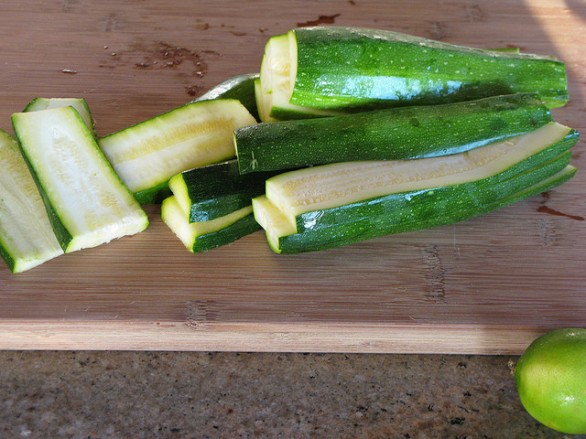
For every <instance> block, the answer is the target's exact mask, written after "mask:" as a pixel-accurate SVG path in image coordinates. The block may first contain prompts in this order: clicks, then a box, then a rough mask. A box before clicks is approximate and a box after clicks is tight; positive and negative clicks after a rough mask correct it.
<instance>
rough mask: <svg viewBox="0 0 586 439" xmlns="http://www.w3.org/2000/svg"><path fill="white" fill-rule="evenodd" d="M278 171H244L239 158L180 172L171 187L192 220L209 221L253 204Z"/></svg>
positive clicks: (189, 219)
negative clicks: (267, 182)
mask: <svg viewBox="0 0 586 439" xmlns="http://www.w3.org/2000/svg"><path fill="white" fill-rule="evenodd" d="M273 175H275V173H263V172H259V173H254V174H248V175H240V173H239V172H238V163H237V161H236V160H228V161H225V162H222V163H216V164H213V165H208V166H202V167H199V168H194V169H190V170H188V171H185V172H182V173H181V174H177V175H175V176H174V177H172V178H171V179H170V180H169V188H170V189H171V192H173V195H174V196H175V199H176V200H177V202H178V203H179V205H180V206H181V209H182V210H183V211H184V212H186V218H187V219H188V221H189V222H201V221H209V220H213V219H216V218H219V217H223V216H225V215H228V214H230V213H232V212H234V211H236V210H239V209H242V208H243V207H247V206H250V205H251V200H252V198H253V197H256V196H257V195H260V194H262V193H264V188H265V181H266V179H267V178H269V177H272V176H273Z"/></svg>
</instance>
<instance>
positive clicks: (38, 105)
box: [22, 98, 96, 135]
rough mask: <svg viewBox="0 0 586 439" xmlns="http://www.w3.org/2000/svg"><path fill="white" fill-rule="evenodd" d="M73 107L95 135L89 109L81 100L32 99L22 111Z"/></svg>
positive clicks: (85, 102)
mask: <svg viewBox="0 0 586 439" xmlns="http://www.w3.org/2000/svg"><path fill="white" fill-rule="evenodd" d="M61 107H73V108H75V109H76V110H77V112H78V113H79V115H80V116H81V118H82V119H83V121H84V122H85V124H86V125H87V127H88V128H89V129H90V131H91V132H92V133H94V135H95V134H96V133H95V123H94V118H93V116H92V113H91V111H90V107H89V105H88V103H87V101H86V100H85V99H83V98H34V99H33V100H32V101H30V102H29V103H28V104H27V105H26V107H24V110H22V111H23V112H24V113H27V112H29V111H39V110H50V109H51V108H61Z"/></svg>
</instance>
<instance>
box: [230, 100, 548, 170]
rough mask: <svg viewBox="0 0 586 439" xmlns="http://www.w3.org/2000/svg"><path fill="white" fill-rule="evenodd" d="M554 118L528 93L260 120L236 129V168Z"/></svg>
mask: <svg viewBox="0 0 586 439" xmlns="http://www.w3.org/2000/svg"><path fill="white" fill-rule="evenodd" d="M551 120H552V117H551V114H550V111H549V109H548V108H547V107H546V106H545V105H544V104H543V103H542V102H541V101H540V100H539V99H537V98H535V97H534V96H533V95H530V94H513V95H505V96H496V97H489V98H484V99H479V100H474V101H467V102H458V103H452V104H444V105H426V106H420V107H402V108H390V109H384V110H376V111H369V112H364V113H356V114H350V115H342V116H333V117H326V118H319V119H308V120H291V121H284V122H274V123H261V124H258V125H253V126H249V127H243V128H239V129H237V130H236V131H235V134H234V138H235V145H236V152H237V156H238V163H239V169H240V173H241V174H246V173H249V172H260V171H265V172H266V171H275V170H287V169H292V168H301V167H305V166H310V165H323V164H327V163H335V162H345V161H357V160H397V159H413V158H424V157H433V156H440V155H446V154H454V153H459V152H464V151H467V150H470V149H472V148H476V147H479V146H483V145H486V144H489V143H493V142H497V141H502V140H505V139H507V138H509V137H514V136H518V135H521V134H525V133H527V132H529V131H532V130H534V129H536V128H538V127H540V126H542V125H545V124H546V123H548V122H550V121H551Z"/></svg>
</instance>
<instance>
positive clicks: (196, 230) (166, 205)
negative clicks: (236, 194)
mask: <svg viewBox="0 0 586 439" xmlns="http://www.w3.org/2000/svg"><path fill="white" fill-rule="evenodd" d="M161 218H162V219H163V222H165V224H167V226H168V227H169V228H170V229H171V230H172V231H173V233H175V235H176V236H177V237H178V238H179V239H180V240H181V242H182V243H183V245H184V246H185V247H186V248H187V249H188V250H189V251H190V252H192V253H200V252H205V251H208V250H211V249H214V248H216V247H220V246H223V245H226V244H229V243H231V242H234V241H236V240H237V239H240V238H242V237H243V236H246V235H249V234H251V233H253V232H256V231H257V230H260V225H259V224H258V223H257V222H256V220H255V219H254V215H253V213H252V206H251V205H250V201H249V205H248V206H246V207H243V208H241V209H238V210H235V211H234V212H231V213H229V214H227V215H224V216H221V217H217V218H215V219H213V220H209V221H199V222H189V220H188V219H187V213H186V212H185V210H183V209H182V208H181V206H180V204H179V203H178V202H177V200H176V198H175V196H170V197H168V198H166V199H165V200H163V203H162V205H161Z"/></svg>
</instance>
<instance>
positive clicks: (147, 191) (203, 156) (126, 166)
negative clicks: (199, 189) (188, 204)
mask: <svg viewBox="0 0 586 439" xmlns="http://www.w3.org/2000/svg"><path fill="white" fill-rule="evenodd" d="M254 124H256V120H255V119H254V117H252V115H251V114H250V113H249V112H248V110H247V109H246V108H245V107H244V106H243V105H242V104H241V103H240V102H239V101H238V100H236V99H217V100H212V101H200V102H193V103H190V104H187V105H184V106H182V107H179V108H176V109H174V110H171V111H169V112H167V113H164V114H162V115H159V116H156V117H154V118H152V119H149V120H147V121H144V122H141V123H138V124H136V125H133V126H131V127H129V128H126V129H124V130H121V131H118V132H116V133H113V134H110V135H108V136H106V137H102V138H101V139H99V144H100V147H101V148H102V150H103V151H104V153H105V154H106V156H107V157H108V159H109V160H110V163H112V165H113V167H114V169H115V170H116V172H117V173H118V175H119V176H120V178H122V181H124V183H125V184H126V185H127V186H128V188H129V189H130V190H131V191H132V193H133V194H134V196H135V197H136V199H137V200H138V201H139V202H140V203H141V204H147V203H155V202H160V201H161V200H162V199H163V198H164V197H166V196H168V195H169V194H170V191H169V189H168V181H169V179H170V178H171V177H173V176H174V175H176V174H178V173H180V172H183V171H185V170H188V169H191V168H195V167H199V166H205V165H209V164H212V163H218V162H221V161H224V160H228V159H231V158H234V157H235V150H234V144H233V139H232V136H233V131H234V129H236V128H239V127H242V126H246V125H254Z"/></svg>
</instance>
